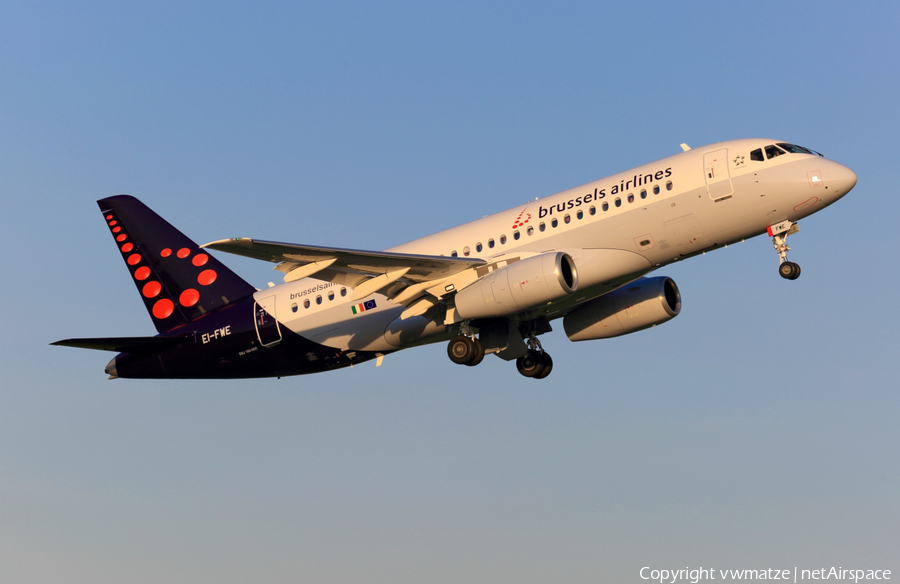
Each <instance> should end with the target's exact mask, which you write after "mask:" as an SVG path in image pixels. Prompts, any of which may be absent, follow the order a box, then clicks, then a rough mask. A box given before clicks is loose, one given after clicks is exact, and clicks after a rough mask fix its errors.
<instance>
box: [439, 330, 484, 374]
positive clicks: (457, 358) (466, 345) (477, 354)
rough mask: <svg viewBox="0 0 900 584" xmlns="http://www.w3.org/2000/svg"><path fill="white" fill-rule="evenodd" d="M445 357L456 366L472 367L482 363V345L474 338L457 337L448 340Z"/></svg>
mask: <svg viewBox="0 0 900 584" xmlns="http://www.w3.org/2000/svg"><path fill="white" fill-rule="evenodd" d="M447 355H449V356H450V360H451V361H453V362H454V363H456V364H458V365H468V366H469V367H474V366H475V365H478V364H479V363H481V362H482V361H484V345H482V344H481V341H480V340H478V339H476V338H474V337H465V336H463V335H459V336H458V337H453V338H452V339H450V343H449V344H448V345H447Z"/></svg>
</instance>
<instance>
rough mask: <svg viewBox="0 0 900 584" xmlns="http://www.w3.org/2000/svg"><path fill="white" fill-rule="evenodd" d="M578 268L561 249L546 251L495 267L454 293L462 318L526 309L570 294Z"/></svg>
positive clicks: (575, 286) (484, 316) (483, 316)
mask: <svg viewBox="0 0 900 584" xmlns="http://www.w3.org/2000/svg"><path fill="white" fill-rule="evenodd" d="M577 288H578V271H577V270H576V269H575V262H574V261H572V257H571V256H569V254H567V253H564V252H552V253H545V254H541V255H537V256H533V257H530V258H527V259H524V260H519V261H517V262H515V263H512V264H509V265H507V266H504V267H502V268H500V269H499V270H494V271H493V272H491V273H490V274H488V275H486V276H484V277H483V278H481V279H480V280H478V281H477V282H475V283H473V284H472V285H471V286H468V287H467V288H464V289H463V290H460V291H459V292H458V293H457V294H456V311H457V312H458V313H459V315H460V316H461V317H462V318H466V319H472V318H488V317H492V316H504V315H507V314H514V313H517V312H522V311H523V310H528V309H529V308H532V307H534V306H537V305H539V304H544V303H546V302H551V301H553V300H557V299H558V298H562V297H563V296H565V295H567V294H571V293H572V292H574V291H575V290H576V289H577Z"/></svg>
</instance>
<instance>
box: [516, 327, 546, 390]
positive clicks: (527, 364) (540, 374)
mask: <svg viewBox="0 0 900 584" xmlns="http://www.w3.org/2000/svg"><path fill="white" fill-rule="evenodd" d="M527 343H528V353H527V354H525V355H524V356H523V357H519V358H518V359H516V369H518V370H519V373H521V374H522V375H524V376H525V377H531V378H532V379H543V378H545V377H547V376H548V375H550V372H551V371H553V359H551V358H550V354H549V353H545V352H544V349H543V347H541V342H540V341H539V340H538V338H537V335H536V334H534V333H533V332H532V333H529V335H528V341H527Z"/></svg>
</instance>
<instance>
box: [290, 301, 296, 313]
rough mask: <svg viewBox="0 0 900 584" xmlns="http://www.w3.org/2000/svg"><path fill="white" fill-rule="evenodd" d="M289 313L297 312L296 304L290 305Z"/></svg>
mask: <svg viewBox="0 0 900 584" xmlns="http://www.w3.org/2000/svg"><path fill="white" fill-rule="evenodd" d="M291 312H297V303H296V302H294V303H293V304H291Z"/></svg>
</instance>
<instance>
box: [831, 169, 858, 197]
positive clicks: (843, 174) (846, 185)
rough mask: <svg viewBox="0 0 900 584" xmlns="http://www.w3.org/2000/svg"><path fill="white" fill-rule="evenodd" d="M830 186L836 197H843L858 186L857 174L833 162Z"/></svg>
mask: <svg viewBox="0 0 900 584" xmlns="http://www.w3.org/2000/svg"><path fill="white" fill-rule="evenodd" d="M828 186H829V187H830V189H829V190H832V191H833V193H834V195H835V196H838V197H843V196H844V195H846V194H847V193H849V192H850V189H852V188H853V187H855V186H856V173H855V172H853V171H852V170H850V169H849V168H847V167H846V166H844V165H843V164H838V163H837V162H832V163H831V165H830V167H829V169H828Z"/></svg>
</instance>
